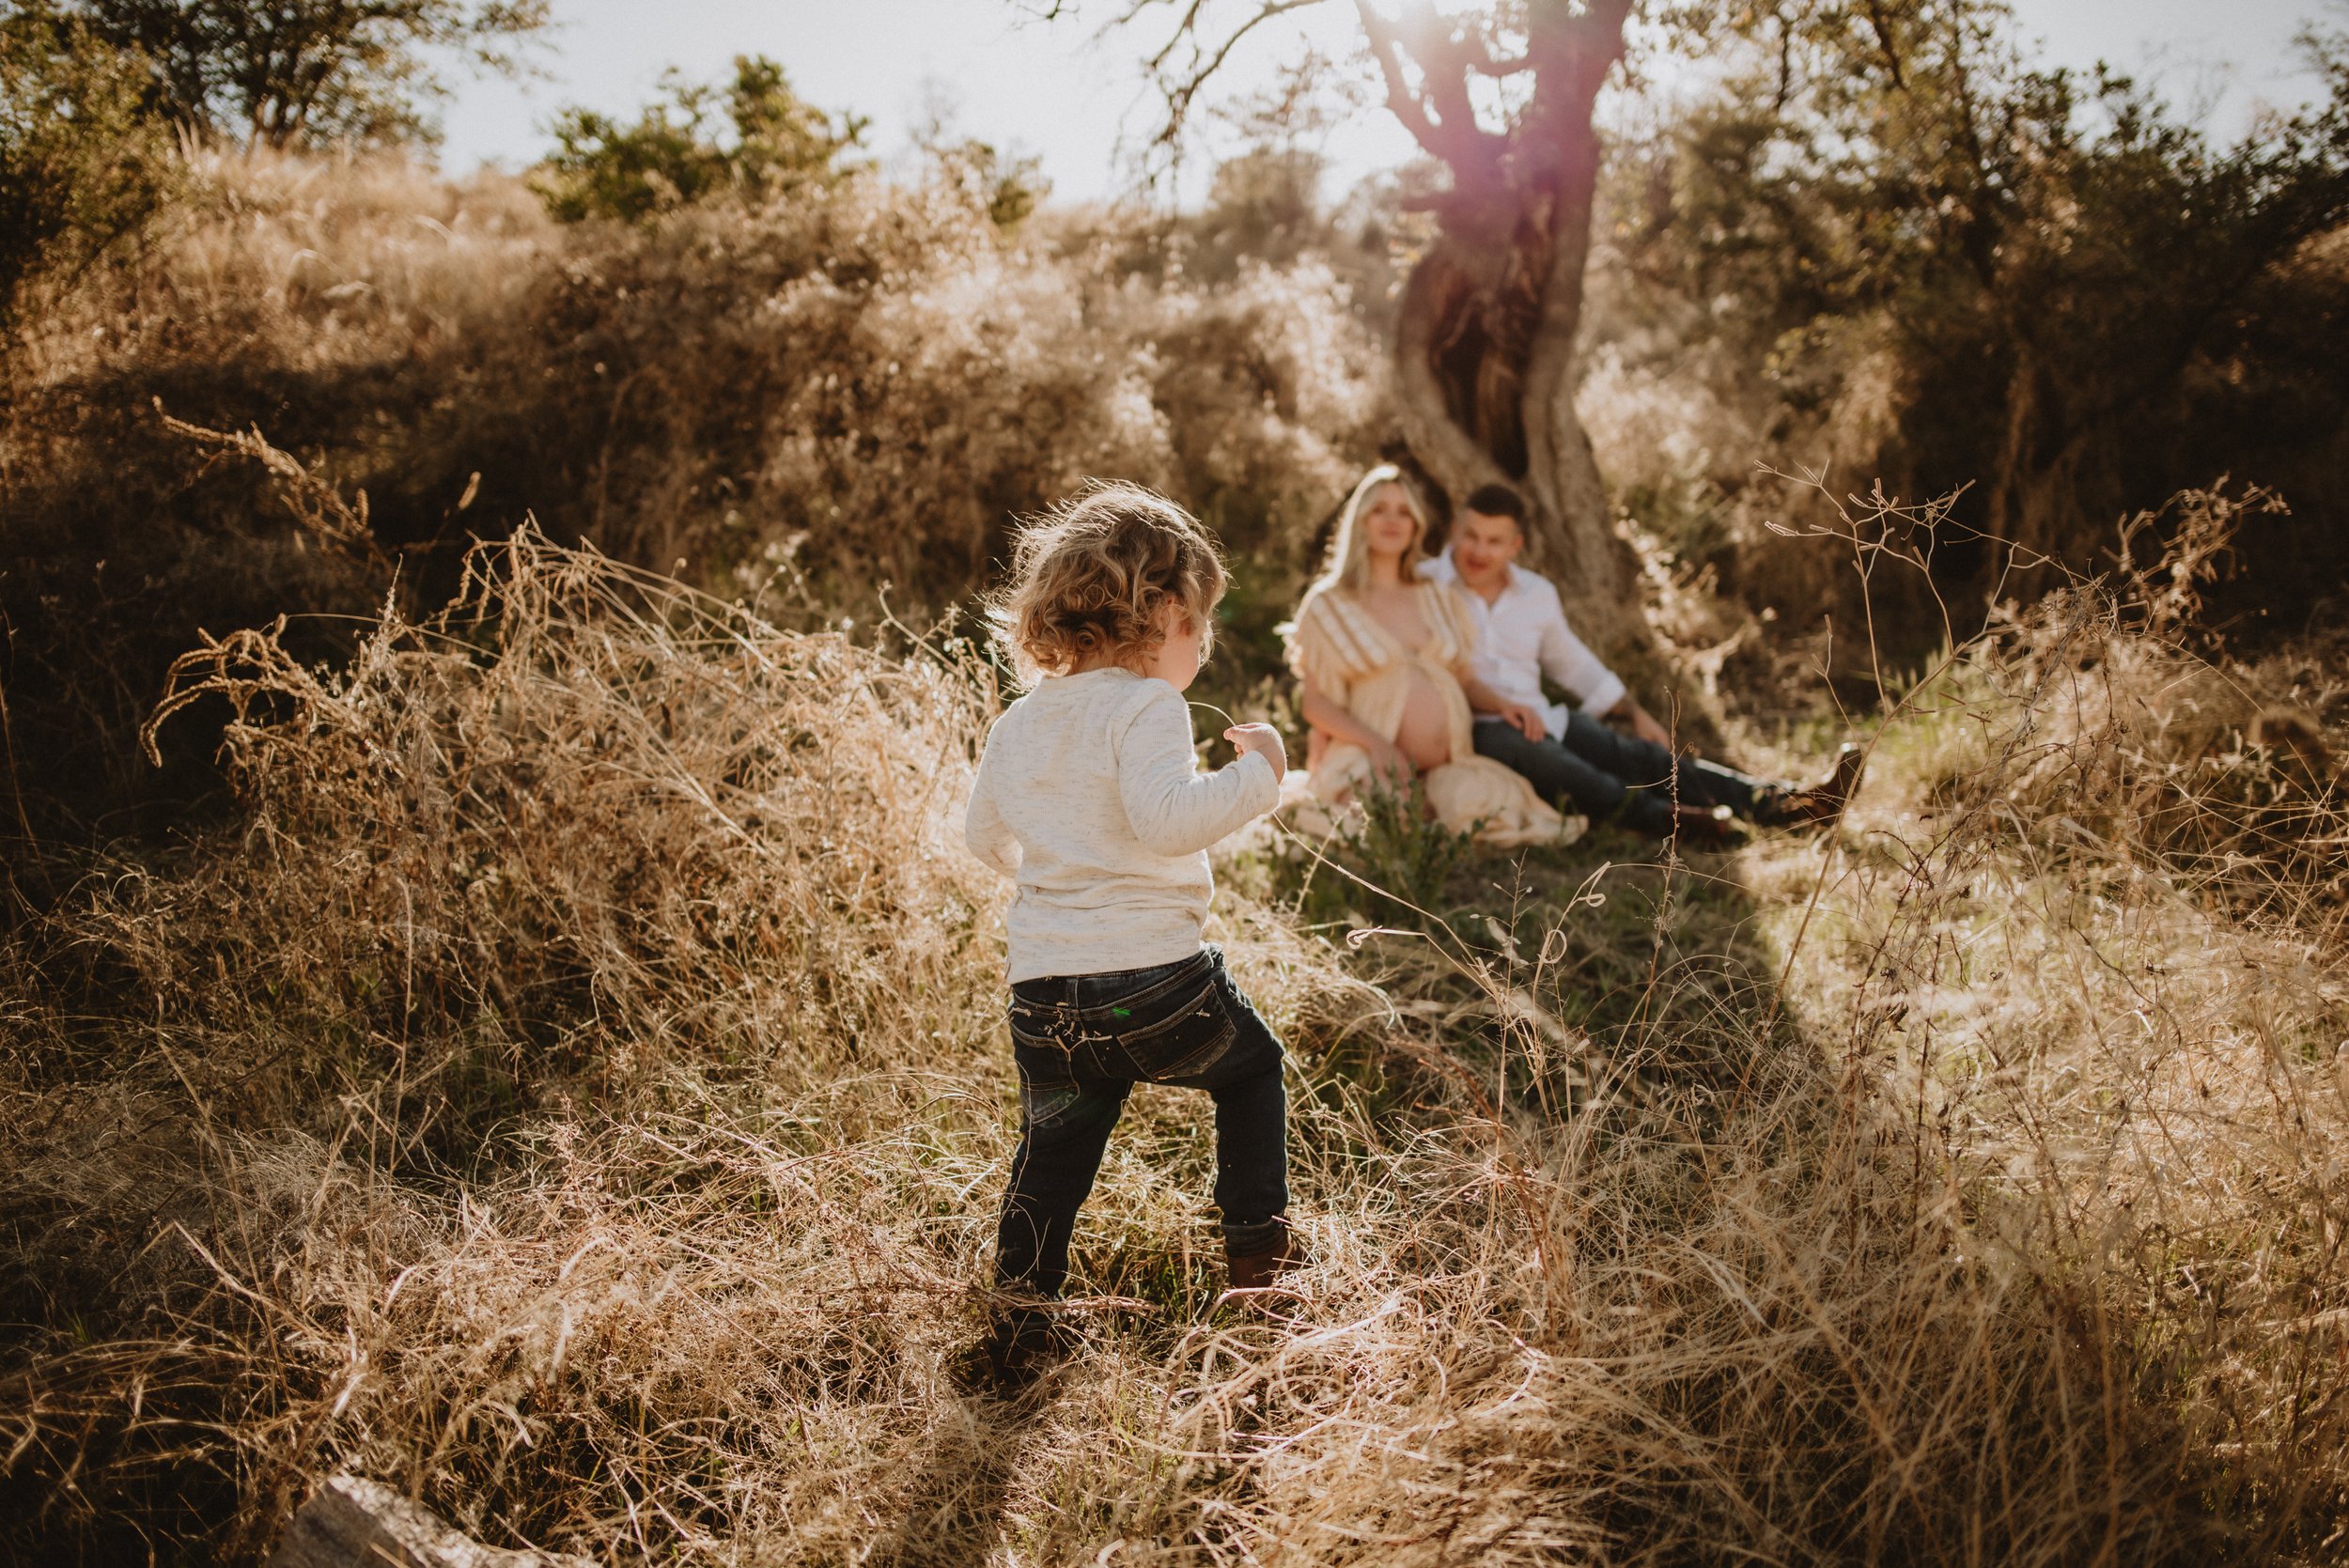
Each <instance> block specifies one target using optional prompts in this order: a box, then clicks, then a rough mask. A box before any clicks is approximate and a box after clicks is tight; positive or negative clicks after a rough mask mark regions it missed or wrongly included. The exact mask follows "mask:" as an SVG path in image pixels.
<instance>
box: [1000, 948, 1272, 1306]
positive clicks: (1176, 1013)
mask: <svg viewBox="0 0 2349 1568" xmlns="http://www.w3.org/2000/svg"><path fill="white" fill-rule="evenodd" d="M1011 1048H1012V1058H1013V1060H1014V1061H1015V1062H1016V1063H1018V1064H1019V1150H1018V1151H1017V1152H1016V1153H1015V1154H1014V1155H1013V1156H1012V1161H1011V1188H1010V1190H1009V1191H1007V1192H1006V1193H1005V1194H1004V1195H1003V1222H1002V1224H1001V1225H1000V1226H999V1227H998V1229H997V1232H996V1242H995V1278H996V1281H997V1283H999V1284H1001V1285H1003V1286H1005V1287H1007V1288H1011V1289H1016V1290H1019V1291H1021V1292H1023V1293H1033V1294H1034V1295H1035V1296H1043V1297H1047V1298H1050V1297H1051V1296H1058V1295H1059V1294H1060V1289H1061V1284H1062V1282H1063V1281H1065V1280H1066V1278H1067V1275H1068V1237H1069V1233H1070V1232H1071V1231H1073V1230H1074V1229H1075V1228H1076V1223H1077V1210H1078V1209H1079V1208H1080V1207H1081V1206H1082V1205H1083V1203H1084V1201H1085V1196H1086V1194H1088V1193H1090V1192H1091V1191H1092V1190H1093V1178H1094V1175H1095V1173H1096V1172H1098V1171H1099V1170H1100V1168H1101V1154H1102V1151H1103V1150H1104V1149H1106V1148H1107V1147H1108V1146H1109V1140H1110V1129H1111V1128H1112V1127H1114V1126H1116V1125H1117V1118H1118V1115H1119V1113H1120V1112H1121V1111H1123V1110H1125V1108H1126V1095H1127V1093H1128V1091H1129V1090H1131V1089H1132V1088H1133V1086H1134V1085H1135V1084H1136V1083H1173V1084H1179V1085H1181V1086H1182V1087H1184V1088H1188V1089H1204V1090H1206V1092H1207V1093H1208V1094H1211V1095H1213V1096H1214V1098H1215V1169H1216V1175H1215V1202H1216V1206H1217V1207H1219V1208H1221V1210H1222V1211H1223V1234H1224V1238H1225V1240H1226V1241H1227V1242H1228V1243H1229V1244H1230V1246H1231V1250H1233V1251H1234V1252H1235V1253H1237V1254H1238V1255H1241V1256H1246V1255H1250V1254H1252V1253H1254V1252H1258V1251H1263V1250H1268V1249H1270V1248H1271V1247H1273V1246H1275V1245H1277V1244H1278V1243H1279V1240H1280V1236H1281V1226H1280V1222H1279V1221H1278V1220H1277V1219H1275V1218H1274V1217H1275V1216H1277V1215H1281V1214H1283V1213H1284V1212H1285V1211H1286V1210H1287V1208H1288V1202H1289V1192H1288V1134H1287V1125H1288V1106H1287V1101H1286V1098H1285V1097H1284V1094H1283V1090H1282V1087H1281V1041H1280V1038H1279V1036H1277V1035H1275V1034H1274V1033H1273V1032H1272V1031H1271V1029H1270V1028H1269V1027H1268V1025H1267V1024H1266V1023H1265V1021H1264V1019H1263V1018H1262V1017H1258V1016H1257V1013H1256V1010H1255V1008H1254V1007H1252V1006H1251V1005H1250V1004H1249V1001H1248V999H1247V998H1246V997H1245V996H1243V995H1241V994H1240V989H1239V987H1238V986H1236V985H1234V984H1233V983H1232V977H1231V975H1230V974H1229V973H1228V972H1226V971H1225V970H1224V967H1223V955H1222V953H1221V952H1220V951H1219V950H1217V949H1216V948H1213V947H1206V948H1203V949H1201V950H1200V952H1199V954H1198V955H1197V956H1196V957H1191V958H1185V959H1183V960H1181V961H1180V962H1178V963H1173V964H1160V965H1158V966H1156V967H1154V968H1151V969H1145V970H1113V971H1112V972H1110V973H1106V974H1077V975H1055V976H1053V977H1051V978H1050V979H1044V980H1023V981H1021V982H1019V984H1018V985H1017V986H1013V987H1012V988H1011Z"/></svg>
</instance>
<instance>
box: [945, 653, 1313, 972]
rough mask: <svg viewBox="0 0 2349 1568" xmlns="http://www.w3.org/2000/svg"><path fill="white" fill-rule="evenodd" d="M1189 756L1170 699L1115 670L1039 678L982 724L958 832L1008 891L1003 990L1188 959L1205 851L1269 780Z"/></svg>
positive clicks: (1203, 890) (1274, 784) (1250, 808)
mask: <svg viewBox="0 0 2349 1568" xmlns="http://www.w3.org/2000/svg"><path fill="white" fill-rule="evenodd" d="M1190 748H1191V740H1190V706H1189V705H1188V704H1186V703H1185V702H1184V701H1183V698H1182V696H1181V694H1180V693H1179V692H1177V691H1175V689H1174V688H1173V687H1172V686H1169V685H1168V684H1167V683H1166V682H1165V681H1163V680H1156V679H1150V678H1146V677H1144V676H1143V675H1136V674H1135V673H1134V672H1132V671H1130V670H1127V669H1122V668H1118V667H1115V666H1112V667H1109V668H1106V669H1098V670H1089V671H1086V672H1084V673H1083V674H1081V675H1052V676H1048V677H1046V678H1045V679H1043V680H1041V681H1039V682H1038V683H1037V684H1036V687H1035V689H1034V691H1030V692H1029V693H1028V694H1027V695H1026V696H1024V697H1021V698H1020V699H1019V701H1018V702H1016V703H1014V704H1012V705H1011V707H1010V708H1009V709H1008V710H1007V711H1006V712H1005V713H1004V714H1003V717H1002V718H1001V719H998V720H997V721H996V722H995V727H994V728H993V729H992V730H991V731H990V732H988V737H987V752H986V755H985V757H984V759H983V760H982V762H981V764H980V767H979V777H978V782H977V784H975V785H974V786H973V787H972V794H971V811H970V815H969V817H968V819H967V828H966V837H967V838H968V840H969V842H970V845H971V847H972V851H973V852H974V853H976V854H978V855H979V856H980V857H981V858H982V859H984V860H986V861H987V862H988V863H990V864H992V865H994V866H995V867H996V868H997V869H998V870H1000V871H1002V872H1003V874H1004V875H1005V876H1007V877H1013V878H1014V879H1016V880H1017V881H1018V883H1019V896H1018V898H1017V899H1015V900H1014V902H1013V904H1012V907H1011V910H1010V912H1009V913H1008V914H1007V915H1006V916H1005V917H1004V921H1003V924H1004V929H1005V932H1006V935H1007V936H1008V937H1009V939H1010V948H1011V954H1010V960H1011V963H1010V969H1011V972H1010V979H1011V981H1012V983H1013V984H1015V985H1016V984H1018V983H1019V982H1020V981H1022V980H1032V979H1035V978H1037V977H1039V976H1043V975H1054V974H1097V973H1100V972H1103V971H1105V970H1137V969H1147V968H1149V967H1151V966H1152V965H1156V964H1165V963H1172V962H1174V961H1175V960H1176V959H1179V958H1187V957H1189V956H1190V955H1192V954H1194V953H1196V952H1198V951H1199V945H1200V928H1201V925H1202V924H1203V923H1204V922H1205V920H1206V913H1207V903H1208V900H1209V899H1210V898H1212V897H1213V896H1214V893H1215V879H1214V877H1213V876H1212V875H1211V874H1210V873H1209V871H1208V869H1207V857H1206V848H1207V846H1209V845H1211V844H1213V843H1215V842H1216V841H1217V840H1218V839H1221V838H1222V837H1223V836H1225V835H1226V834H1228V833H1230V832H1232V831H1235V830H1237V829H1238V828H1239V827H1241V826H1243V825H1244V824H1246V823H1247V822H1249V821H1250V820H1251V819H1252V818H1254V817H1257V816H1261V815H1264V814H1265V813H1266V812H1268V811H1270V810H1271V809H1272V808H1273V806H1274V805H1275V804H1277V803H1278V801H1279V798H1280V780H1279V777H1278V776H1277V775H1276V774H1275V773H1274V772H1273V769H1272V765H1271V763H1270V762H1269V761H1268V760H1267V759H1266V758H1265V757H1264V756H1263V755H1261V754H1259V753H1247V754H1245V755H1243V756H1242V757H1241V758H1240V759H1239V761H1238V762H1237V763H1236V764H1234V765H1233V766H1232V767H1229V768H1224V769H1222V770H1221V771H1220V772H1215V773H1206V774H1202V773H1200V772H1198V771H1197V768H1196V767H1195V765H1194V763H1193V760H1192V756H1191V749H1190ZM1015 845H1017V846H1018V848H1017V853H1014V852H1013V846H1015Z"/></svg>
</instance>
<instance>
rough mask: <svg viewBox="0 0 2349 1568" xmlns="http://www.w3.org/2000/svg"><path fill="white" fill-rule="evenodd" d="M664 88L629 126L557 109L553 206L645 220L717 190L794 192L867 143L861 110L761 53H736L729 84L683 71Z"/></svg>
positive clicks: (578, 214)
mask: <svg viewBox="0 0 2349 1568" xmlns="http://www.w3.org/2000/svg"><path fill="white" fill-rule="evenodd" d="M661 90H662V92H663V94H664V97H662V98H661V99H656V100H655V101H653V102H652V103H651V104H649V105H648V106H646V109H645V112H644V113H643V115H642V116H639V117H638V119H637V121H636V123H635V124H634V125H632V126H624V125H621V124H620V123H619V122H618V121H616V120H614V119H611V118H609V117H608V116H603V115H599V114H597V113H596V112H595V111H594V110H592V109H566V110H564V111H562V112H561V113H560V114H558V115H557V116H555V118H554V126H553V132H554V143H555V150H554V153H553V155H552V156H551V157H550V158H548V160H547V161H546V163H545V164H544V166H543V167H542V168H541V170H540V171H539V173H538V175H537V179H536V184H537V189H538V193H539V194H540V195H541V196H543V197H544V198H545V199H546V204H547V210H548V211H550V212H552V213H553V214H554V215H555V216H556V217H557V218H560V219H561V220H563V221H564V222H565V223H578V222H580V221H581V220H583V219H586V218H615V219H618V220H619V221H621V222H622V223H643V222H644V221H646V219H648V218H651V217H653V216H654V215H656V214H657V213H661V212H665V211H668V210H671V209H672V208H676V207H682V206H690V205H692V203H694V202H700V201H708V200H709V199H711V198H712V197H715V196H719V195H730V196H734V197H736V198H738V199H740V200H744V201H749V202H753V203H756V202H766V201H775V200H784V199H788V198H789V197H792V196H794V195H797V194H801V193H802V192H805V191H808V190H811V189H821V188H824V187H828V186H831V185H832V184H835V183H837V182H838V181H839V180H840V179H843V178H845V177H846V174H847V169H846V167H845V166H844V165H843V164H842V163H841V160H842V158H843V156H844V155H845V154H847V153H848V152H849V151H851V150H852V149H854V148H856V147H860V146H862V145H863V140H864V130H865V126H866V124H867V123H868V122H867V121H866V120H865V119H864V118H863V116H858V115H844V116H840V117H839V118H838V120H837V121H835V120H834V119H833V117H832V116H830V115H827V114H825V113H824V112H823V111H822V110H820V109H816V108H812V107H810V106H809V105H808V104H807V103H805V102H803V101H801V98H800V96H799V95H798V94H797V93H794V92H793V91H792V90H791V84H790V82H789V80H788V79H787V78H786V77H785V75H784V72H783V68H782V67H781V66H779V65H777V64H776V63H775V62H774V61H772V60H770V59H769V58H768V57H767V56H766V55H764V54H738V55H736V56H735V59H734V81H733V83H732V84H731V85H729V86H727V87H726V88H725V89H724V90H723V93H722V92H721V91H720V90H719V89H717V88H715V87H711V86H707V85H701V84H698V83H691V82H688V81H686V80H685V79H684V78H683V77H682V76H680V75H679V74H678V73H677V71H676V70H670V71H668V72H667V73H666V74H664V75H663V76H662V77H661ZM722 114H723V119H724V126H723V130H722V129H721V127H720V126H719V124H718V123H717V121H718V119H719V117H720V116H721V115H722Z"/></svg>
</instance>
